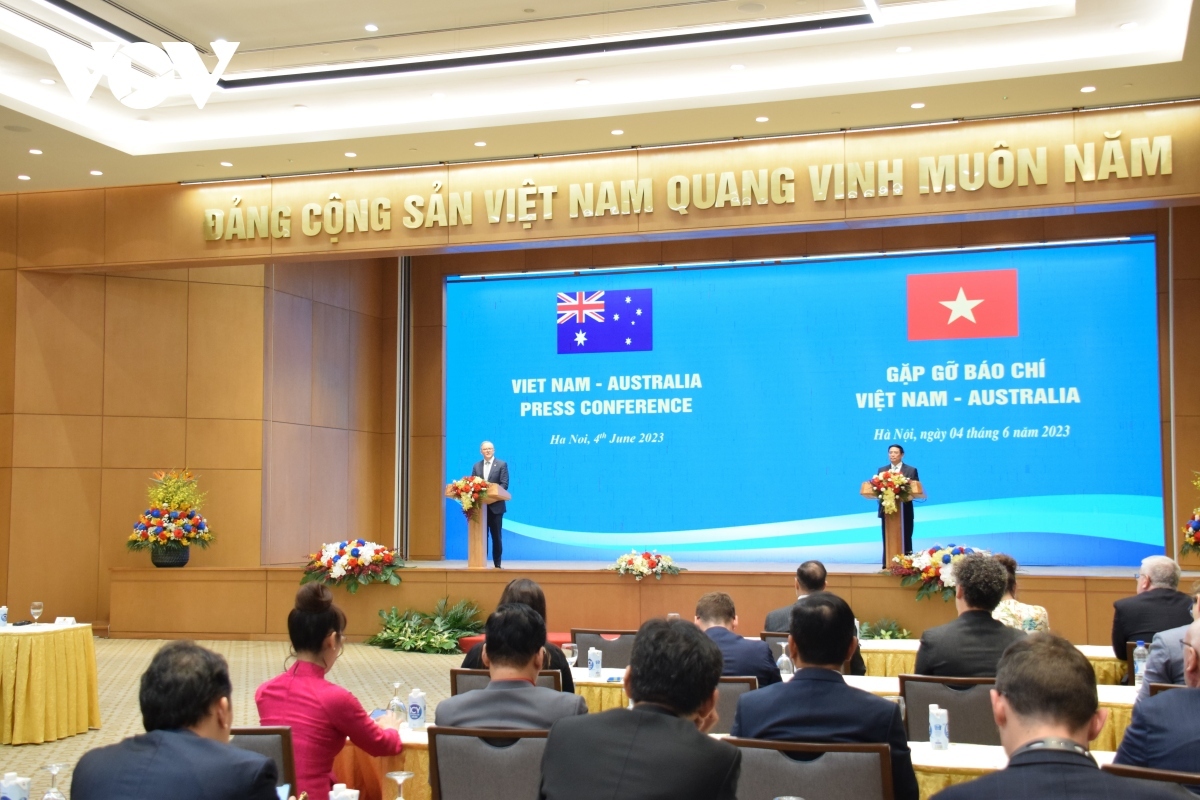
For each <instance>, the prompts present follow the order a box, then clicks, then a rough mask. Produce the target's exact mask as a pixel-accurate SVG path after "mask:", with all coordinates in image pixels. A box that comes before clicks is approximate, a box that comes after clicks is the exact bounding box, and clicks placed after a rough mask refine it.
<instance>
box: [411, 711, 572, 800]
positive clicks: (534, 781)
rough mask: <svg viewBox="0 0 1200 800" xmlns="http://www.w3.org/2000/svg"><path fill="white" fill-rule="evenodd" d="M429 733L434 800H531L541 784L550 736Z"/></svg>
mask: <svg viewBox="0 0 1200 800" xmlns="http://www.w3.org/2000/svg"><path fill="white" fill-rule="evenodd" d="M428 730H429V786H430V789H431V798H432V800H479V798H481V797H487V798H489V800H531V798H536V797H537V796H538V789H539V788H540V786H541V781H542V753H543V752H544V751H545V750H546V735H547V734H548V733H549V731H529V730H492V729H487V728H440V727H438V726H436V725H435V726H433V727H431V728H429V729H428Z"/></svg>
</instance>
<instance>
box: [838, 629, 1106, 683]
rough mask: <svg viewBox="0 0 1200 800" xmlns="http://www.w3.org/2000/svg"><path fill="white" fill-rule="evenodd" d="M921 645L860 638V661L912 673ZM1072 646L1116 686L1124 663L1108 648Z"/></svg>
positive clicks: (888, 672) (889, 673) (871, 668)
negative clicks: (861, 658) (861, 659)
mask: <svg viewBox="0 0 1200 800" xmlns="http://www.w3.org/2000/svg"><path fill="white" fill-rule="evenodd" d="M920 644H921V642H920V641H919V640H917V639H863V640H862V641H861V642H860V643H859V646H860V647H861V648H862V657H863V663H865V664H866V665H867V674H868V675H875V676H879V677H886V678H891V677H895V676H896V675H911V674H913V673H914V672H915V671H916V668H917V649H918V648H919V647H920ZM1075 646H1076V647H1077V648H1079V652H1081V653H1083V654H1084V655H1085V656H1087V659H1088V661H1090V662H1091V663H1092V668H1093V669H1095V670H1096V683H1098V684H1101V685H1109V686H1116V685H1117V684H1119V683H1120V682H1121V676H1122V675H1124V674H1125V662H1124V661H1122V660H1120V659H1118V658H1117V657H1116V656H1114V655H1113V651H1112V648H1111V647H1108V646H1107V645H1098V644H1079V645H1075Z"/></svg>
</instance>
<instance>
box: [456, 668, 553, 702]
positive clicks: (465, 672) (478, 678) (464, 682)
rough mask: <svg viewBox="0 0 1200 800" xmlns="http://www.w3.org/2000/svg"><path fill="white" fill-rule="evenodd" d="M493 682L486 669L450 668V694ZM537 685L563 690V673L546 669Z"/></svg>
mask: <svg viewBox="0 0 1200 800" xmlns="http://www.w3.org/2000/svg"><path fill="white" fill-rule="evenodd" d="M491 682H492V675H491V673H490V672H488V671H487V670H486V669H461V668H459V667H454V668H453V669H451V670H450V696H451V697H454V696H455V695H458V694H462V693H463V692H469V691H471V690H472V689H486V688H487V685H488V684H489V683H491ZM537 685H538V686H545V687H546V688H547V689H553V690H554V691H556V692H561V691H562V673H561V672H559V671H558V670H556V669H544V670H542V671H541V672H539V673H538V676H537Z"/></svg>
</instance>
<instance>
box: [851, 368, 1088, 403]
mask: <svg viewBox="0 0 1200 800" xmlns="http://www.w3.org/2000/svg"><path fill="white" fill-rule="evenodd" d="M884 377H885V379H886V380H887V382H888V383H892V384H895V383H899V384H901V385H902V386H909V385H911V384H917V383H920V382H921V381H922V380H929V381H937V382H944V381H959V380H963V381H1000V380H1012V381H1029V380H1044V379H1045V378H1046V359H1044V358H1041V359H1038V360H1036V361H1013V362H1010V363H1007V364H1006V363H1005V362H1003V361H996V362H988V361H981V362H979V363H978V364H962V365H960V364H958V362H956V361H947V362H946V363H944V364H933V365H931V366H930V367H929V368H928V369H927V368H926V367H925V366H924V365H921V364H901V365H899V366H891V367H888V368H887V370H886V371H885V373H884ZM963 394H964V392H962V391H961V390H960V391H957V392H956V391H954V390H951V389H937V388H934V389H929V390H925V389H912V390H901V391H888V390H886V389H876V390H875V391H873V392H855V393H854V400H855V403H856V404H857V405H858V407H859V408H861V409H871V408H873V409H875V410H876V411H883V410H884V409H885V408H897V407H899V408H929V407H943V406H949V405H951V404H952V403H962V402H963V401H964V397H963ZM965 394H966V397H965V400H966V404H967V405H969V406H991V405H997V406H1004V405H1014V406H1017V405H1065V404H1068V403H1079V402H1081V400H1080V397H1079V389H1078V387H1075V386H1051V387H1045V386H1035V387H1027V386H1012V387H1004V388H990V387H989V388H986V389H976V388H971V389H969V390H967V391H966V392H965Z"/></svg>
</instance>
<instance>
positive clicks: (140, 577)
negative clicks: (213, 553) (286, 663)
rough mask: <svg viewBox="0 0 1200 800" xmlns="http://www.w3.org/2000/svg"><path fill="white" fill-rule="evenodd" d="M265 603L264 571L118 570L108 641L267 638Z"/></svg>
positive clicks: (114, 576) (115, 571) (113, 589)
mask: <svg viewBox="0 0 1200 800" xmlns="http://www.w3.org/2000/svg"><path fill="white" fill-rule="evenodd" d="M164 572H165V573H166V574H164ZM266 600H267V582H266V579H265V575H264V574H263V571H262V570H259V569H252V570H201V569H191V568H188V569H184V570H170V571H164V570H130V569H117V570H113V584H112V608H111V617H110V627H109V635H110V636H113V637H117V638H119V637H126V636H140V637H141V638H162V639H175V638H181V637H187V638H195V639H205V638H225V639H238V638H250V637H251V636H255V635H257V637H258V638H265V636H264V634H265V633H266V605H267V602H266ZM46 610H47V613H49V607H47V609H46Z"/></svg>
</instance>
